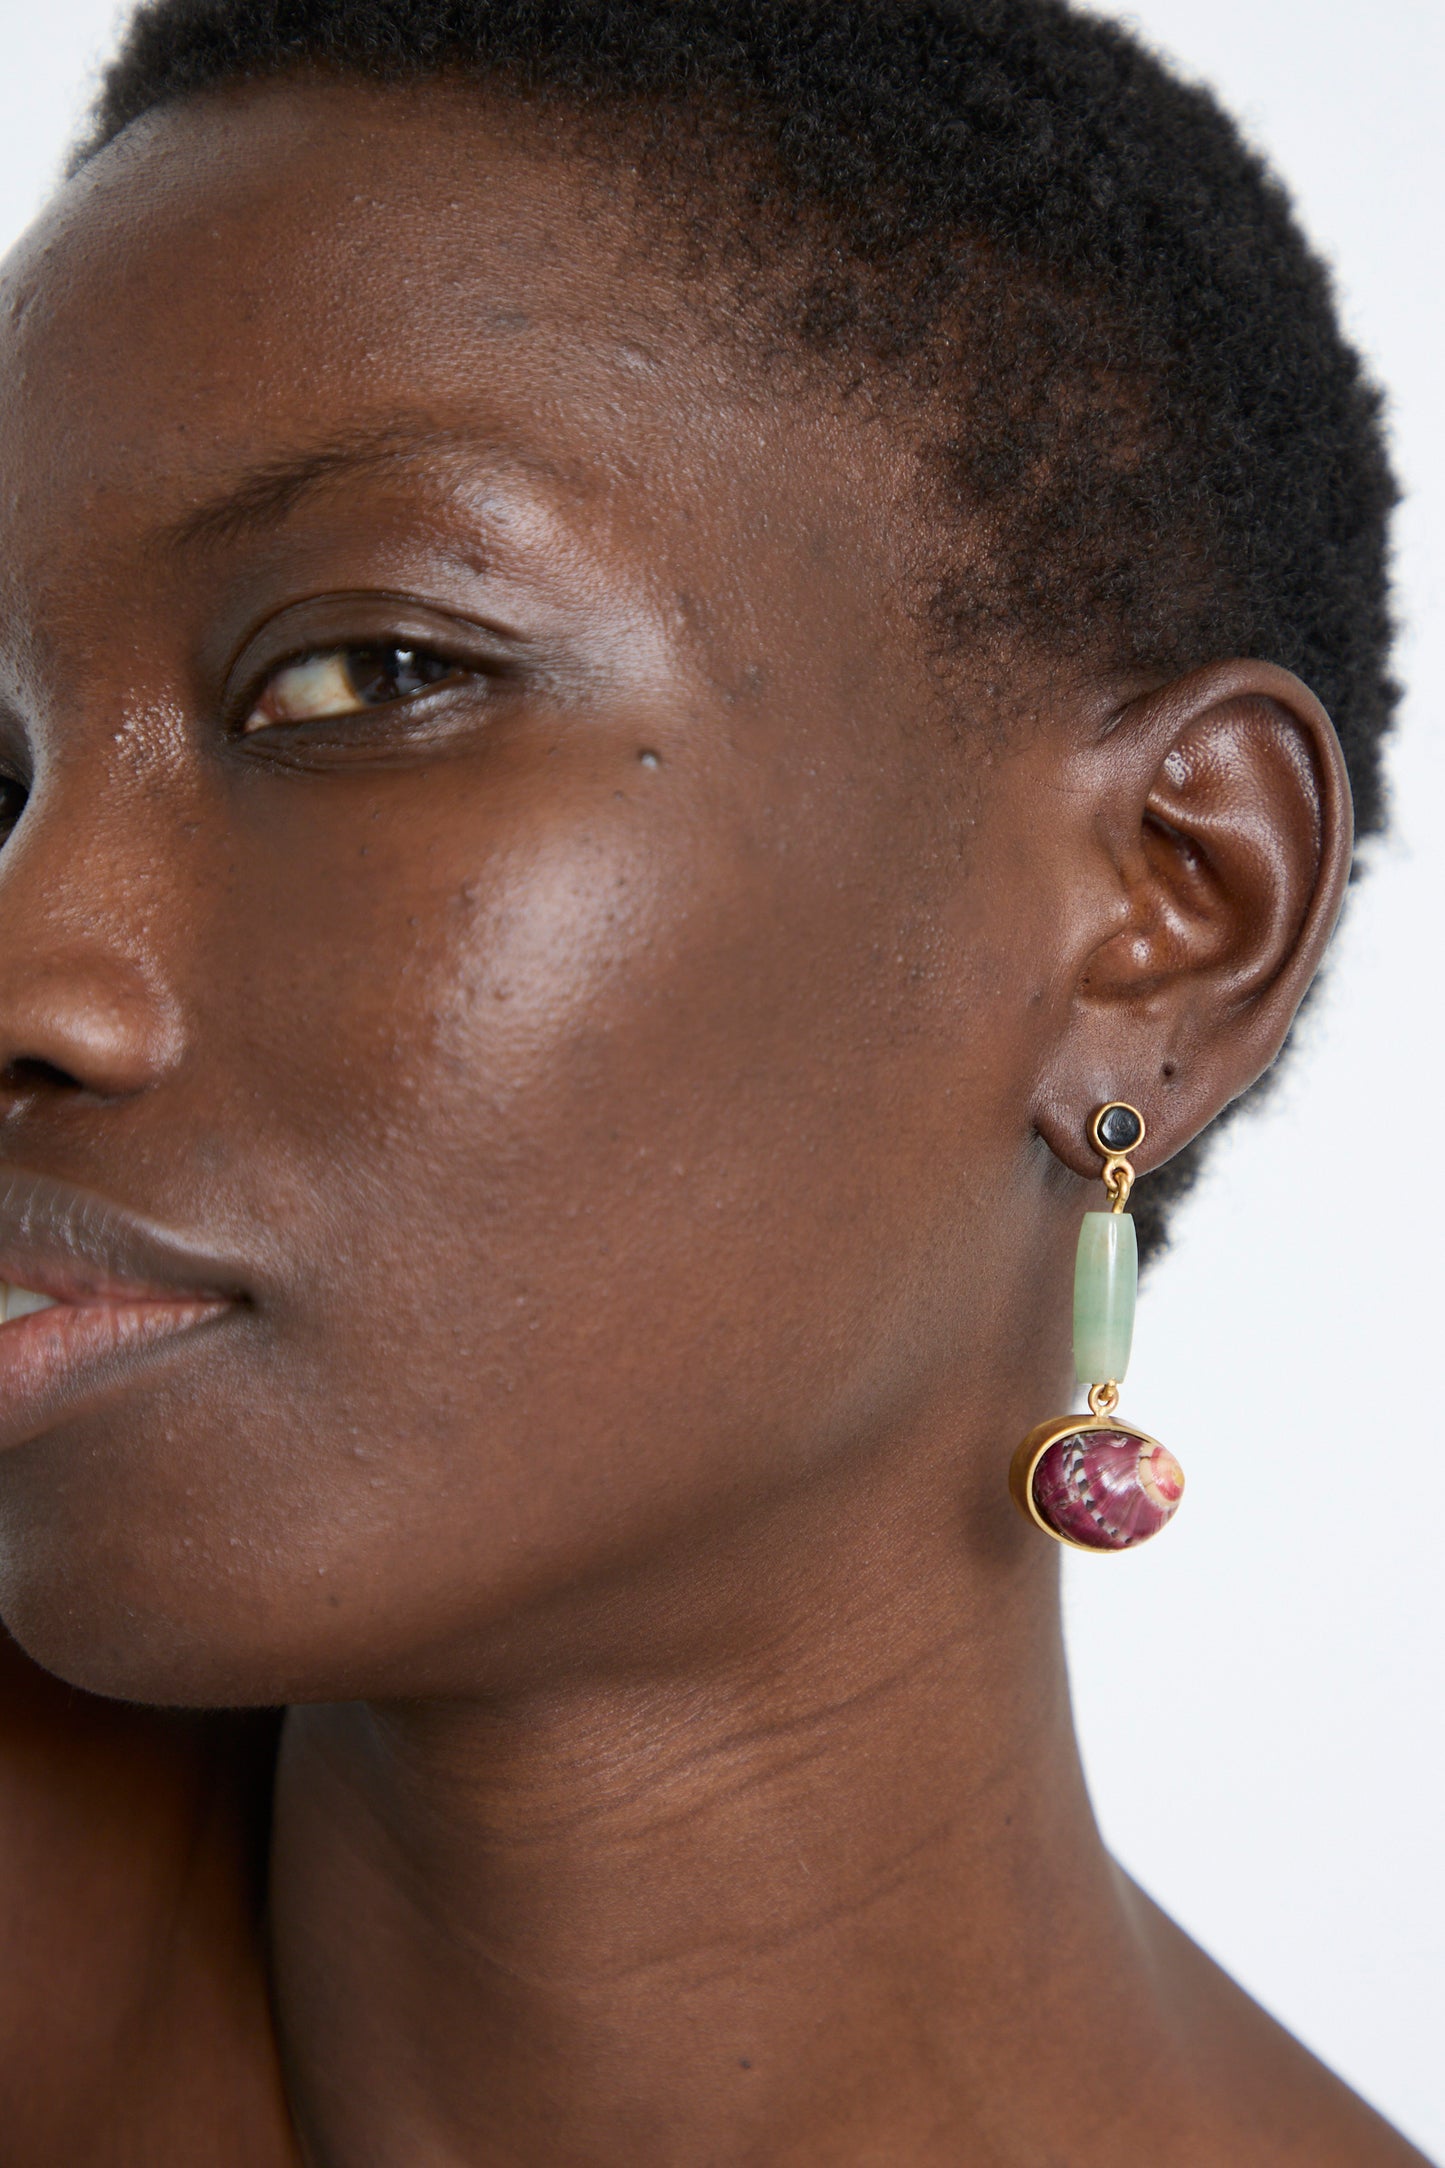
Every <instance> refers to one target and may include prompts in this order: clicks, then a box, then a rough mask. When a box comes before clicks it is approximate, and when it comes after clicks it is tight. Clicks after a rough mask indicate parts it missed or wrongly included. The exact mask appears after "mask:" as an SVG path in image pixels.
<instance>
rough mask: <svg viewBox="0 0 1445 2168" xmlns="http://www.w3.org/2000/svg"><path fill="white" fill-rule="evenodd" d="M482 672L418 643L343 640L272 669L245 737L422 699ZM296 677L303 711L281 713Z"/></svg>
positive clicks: (295, 686)
mask: <svg viewBox="0 0 1445 2168" xmlns="http://www.w3.org/2000/svg"><path fill="white" fill-rule="evenodd" d="M475 675H476V672H475V671H471V670H468V669H467V668H466V667H465V666H464V665H463V664H460V663H456V662H453V661H452V660H451V659H450V658H449V657H447V656H445V655H441V654H439V653H438V652H437V651H436V650H435V649H434V648H428V647H423V646H422V645H420V643H417V642H410V641H407V642H403V641H401V640H383V641H377V642H365V643H363V642H351V643H347V642H338V643H337V644H336V645H335V646H332V647H321V648H313V649H311V650H310V651H309V653H307V654H304V655H294V656H292V657H291V659H290V660H289V661H288V662H284V663H280V664H278V665H277V667H276V668H275V669H274V670H272V671H271V672H270V674H269V676H268V677H267V678H266V680H265V682H264V684H263V685H262V686H261V688H260V691H259V693H258V695H257V697H256V699H255V700H254V702H253V704H252V707H251V710H250V713H249V714H248V715H247V717H246V719H245V721H244V723H243V724H242V726H241V729H242V735H243V736H253V735H255V734H256V733H257V732H258V731H262V730H275V729H285V728H287V727H291V728H294V727H295V726H296V725H297V724H299V723H305V722H337V721H342V720H344V719H346V718H348V717H350V716H355V715H366V714H372V713H375V712H376V711H378V710H380V709H384V708H389V707H397V706H400V705H402V704H403V703H404V702H406V701H409V700H416V699H419V698H421V697H422V696H423V695H425V694H426V693H428V692H431V691H432V690H434V689H435V687H437V686H438V685H443V684H446V683H447V682H448V681H449V680H453V681H455V680H460V679H462V678H470V677H474V676H475ZM288 678H289V679H291V680H292V687H291V691H292V695H293V700H294V701H297V702H299V706H300V712H299V713H295V714H286V713H284V712H280V710H281V706H282V700H283V694H282V688H283V687H284V686H285V684H286V681H287V679H288Z"/></svg>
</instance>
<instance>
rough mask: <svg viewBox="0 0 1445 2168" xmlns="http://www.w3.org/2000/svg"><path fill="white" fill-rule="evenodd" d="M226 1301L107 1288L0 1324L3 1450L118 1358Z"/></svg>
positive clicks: (104, 1378)
mask: <svg viewBox="0 0 1445 2168" xmlns="http://www.w3.org/2000/svg"><path fill="white" fill-rule="evenodd" d="M231 1307H232V1305H231V1303H230V1302H229V1301H228V1300H227V1299H226V1298H225V1297H215V1296H205V1295H172V1296H169V1297H165V1298H162V1299H155V1298H136V1297H134V1296H128V1295H127V1296H111V1297H100V1298H94V1299H90V1300H87V1301H85V1302H75V1303H71V1302H57V1303H55V1304H53V1305H52V1307H51V1308H49V1309H48V1310H32V1311H31V1312H30V1314H29V1315H28V1316H26V1317H17V1318H12V1319H11V1320H10V1322H9V1323H8V1324H4V1325H0V1451H3V1450H5V1449H7V1448H9V1447H11V1446H16V1445H23V1444H25V1443H26V1442H27V1441H28V1440H29V1439H31V1438H33V1437H34V1436H35V1435H36V1434H37V1432H39V1431H41V1430H45V1429H48V1428H49V1427H50V1425H51V1423H53V1422H54V1421H56V1420H58V1419H59V1418H60V1417H61V1416H63V1415H65V1414H68V1413H72V1412H74V1410H75V1408H76V1405H77V1402H78V1401H79V1400H81V1399H83V1398H84V1397H85V1396H86V1393H87V1389H88V1388H90V1387H92V1386H94V1385H97V1384H102V1385H109V1384H111V1383H112V1382H113V1381H114V1379H115V1371H116V1365H117V1360H118V1359H122V1360H123V1358H124V1357H125V1356H126V1355H128V1354H133V1353H134V1354H138V1353H139V1352H140V1351H141V1350H143V1349H145V1348H147V1347H150V1346H151V1345H153V1344H154V1343H155V1342H156V1341H158V1340H164V1339H169V1338H171V1337H173V1336H174V1335H175V1334H177V1333H182V1332H187V1331H189V1330H190V1329H191V1328H192V1327H193V1326H196V1325H201V1324H204V1323H205V1322H206V1321H207V1320H208V1319H209V1318H213V1317H217V1316H219V1315H220V1314H221V1313H222V1312H223V1311H225V1310H228V1309H230V1308H231Z"/></svg>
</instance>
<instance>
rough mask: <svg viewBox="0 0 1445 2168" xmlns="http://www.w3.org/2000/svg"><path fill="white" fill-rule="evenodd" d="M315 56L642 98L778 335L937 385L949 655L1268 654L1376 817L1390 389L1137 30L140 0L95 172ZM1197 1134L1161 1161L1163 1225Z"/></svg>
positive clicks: (699, 228) (1019, 5) (592, 106)
mask: <svg viewBox="0 0 1445 2168" xmlns="http://www.w3.org/2000/svg"><path fill="white" fill-rule="evenodd" d="M305 71H312V72H322V73H342V74H345V75H348V76H351V77H360V78H362V79H364V80H366V81H368V82H371V83H374V84H380V85H388V84H408V83H416V82H419V81H425V80H428V79H434V78H452V79H457V80H460V81H463V82H470V83H478V84H481V85H483V86H485V87H486V88H487V89H488V90H489V91H494V92H496V93H497V94H498V95H509V96H517V97H523V98H528V99H532V100H542V101H551V102H552V103H553V104H554V105H555V106H556V107H558V108H559V109H563V110H565V112H566V113H567V114H568V115H570V116H571V117H572V118H573V119H574V120H575V121H576V123H577V124H578V125H580V126H581V127H582V128H584V129H585V130H586V131H587V132H588V133H589V135H590V136H591V138H592V139H594V140H596V141H598V142H600V143H601V144H602V145H604V147H605V145H606V144H607V143H608V142H609V141H610V140H612V139H613V138H614V137H615V138H621V137H623V136H628V139H629V141H630V143H631V145H632V146H633V148H634V149H635V147H636V143H637V139H638V131H642V135H643V139H644V142H645V146H646V150H647V154H648V155H647V156H646V158H644V159H643V160H642V161H641V164H642V170H643V172H644V173H645V175H646V176H647V177H648V179H649V180H650V182H651V184H652V185H653V186H654V187H655V188H656V189H657V191H658V192H659V193H660V194H661V195H664V196H665V197H666V198H667V200H668V204H669V207H670V208H671V209H672V210H673V211H674V212H675V213H678V214H680V215H681V216H682V218H683V221H684V224H685V226H686V227H687V230H688V231H689V233H690V235H691V236H692V237H693V242H692V245H693V246H695V247H698V248H701V249H702V250H703V251H704V252H705V253H706V252H708V251H713V252H715V253H721V252H725V251H726V250H728V249H733V250H736V249H737V248H738V247H739V246H742V247H744V248H745V249H747V250H749V251H750V261H751V263H752V265H753V267H754V270H755V272H758V273H761V274H762V279H763V282H764V283H770V285H771V301H770V309H771V318H772V326H773V330H774V332H777V331H779V330H780V331H781V333H782V335H783V336H784V337H785V338H787V339H791V340H792V341H793V342H795V345H796V346H797V347H798V348H799V349H802V350H805V351H806V353H807V354H808V355H809V356H810V357H811V358H812V360H813V363H814V365H817V364H821V365H822V366H823V367H824V368H829V369H832V370H834V371H835V372H836V373H837V375H838V376H839V378H840V379H842V380H845V381H850V380H853V379H855V378H856V377H857V376H858V375H859V373H860V372H863V371H872V372H875V373H877V372H882V373H883V374H884V375H885V376H887V377H890V378H891V379H892V380H894V381H895V382H896V384H897V385H898V387H899V388H900V392H901V393H904V394H906V395H908V396H909V397H911V398H912V399H913V400H914V402H915V405H916V406H917V408H918V411H919V412H920V413H926V415H927V416H928V441H927V443H926V445H925V446H924V447H923V448H924V449H925V450H926V452H927V466H928V473H929V476H930V484H929V497H930V509H931V512H932V515H933V518H934V519H935V520H938V519H939V517H940V515H942V518H941V528H940V531H941V532H942V533H943V534H944V535H945V537H946V536H947V534H948V533H949V532H950V531H951V533H952V535H953V537H954V549H953V553H952V562H951V565H950V557H949V551H948V548H947V546H946V542H945V547H944V548H943V550H942V553H941V556H940V567H941V569H940V575H939V579H938V583H937V591H936V593H935V594H934V596H933V598H932V603H931V617H932V620H933V623H934V627H935V631H936V633H937V636H938V638H939V641H940V644H941V646H942V647H943V648H944V649H945V650H947V651H949V652H951V653H953V654H955V655H959V654H968V653H977V652H979V651H980V649H981V648H982V647H984V646H986V645H987V644H988V643H991V642H997V641H998V640H999V639H1001V638H1008V639H1015V640H1019V639H1021V640H1023V641H1025V642H1028V643H1031V644H1032V645H1033V646H1034V647H1035V648H1037V649H1040V650H1042V651H1043V652H1045V653H1048V654H1051V655H1053V656H1065V657H1074V658H1080V657H1088V658H1090V659H1094V660H1099V661H1104V662H1106V663H1108V664H1110V665H1112V666H1115V667H1120V668H1124V669H1128V670H1130V671H1135V670H1139V671H1146V672H1155V671H1158V672H1166V673H1172V672H1175V671H1180V670H1183V669H1187V668H1189V667H1191V666H1193V665H1194V664H1197V663H1201V662H1205V661H1208V660H1211V659H1213V658H1216V657H1219V656H1223V655H1231V654H1238V655H1255V656H1259V657H1263V658H1266V659H1268V660H1270V661H1273V662H1276V663H1281V664H1283V665H1284V666H1285V667H1286V668H1288V669H1290V670H1293V671H1294V672H1295V673H1296V674H1297V675H1298V676H1300V677H1301V678H1303V679H1304V680H1305V682H1306V683H1307V684H1309V685H1310V686H1311V687H1312V688H1313V690H1314V691H1315V692H1316V693H1317V694H1318V695H1319V697H1320V699H1321V700H1322V701H1323V702H1324V704H1325V706H1326V707H1327V708H1328V709H1329V710H1330V713H1331V715H1332V717H1333V719H1334V722H1335V726H1336V728H1337V730H1338V732H1339V736H1340V740H1341V743H1342V745H1343V747H1344V753H1345V758H1346V761H1347V763H1348V767H1349V772H1350V778H1351V783H1352V786H1353V790H1354V797H1355V807H1356V815H1357V822H1358V827H1359V829H1360V831H1361V832H1362V833H1366V834H1367V833H1369V832H1370V831H1372V830H1374V829H1376V828H1378V827H1379V826H1380V825H1381V821H1382V789H1381V774H1380V767H1381V761H1380V755H1381V745H1382V740H1383V738H1384V735H1385V733H1386V731H1387V729H1388V725H1389V720H1390V715H1391V711H1392V707H1393V703H1394V698H1395V688H1394V686H1393V684H1392V682H1391V679H1390V677H1389V672H1388V664H1389V647H1390V638H1391V622H1390V612H1389V595H1388V578H1387V527H1388V515H1389V512H1390V510H1391V507H1392V506H1393V504H1394V502H1395V500H1396V489H1395V485H1394V481H1393V477H1392V475H1391V471H1390V466H1389V461H1388V457H1387V453H1386V449H1385V442H1384V433H1383V429H1382V423H1381V402H1380V397H1379V394H1378V393H1377V391H1376V390H1375V389H1374V388H1373V386H1372V385H1371V384H1370V382H1369V380H1368V378H1367V376H1366V374H1365V372H1364V370H1363V368H1362V366H1361V363H1360V360H1359V357H1358V356H1357V354H1356V353H1355V352H1354V351H1353V350H1352V348H1351V347H1350V346H1349V344H1348V343H1347V341H1346V340H1345V338H1344V336H1343V333H1342V331H1341V327H1340V323H1339V320H1338V316H1337V312H1336V308H1335V304H1334V299H1333V295H1332V291H1331V285H1330V279H1329V274H1328V272H1327V270H1326V268H1325V266H1324V265H1323V264H1322V262H1321V261H1320V259H1319V258H1318V257H1317V256H1316V255H1314V254H1313V253H1312V251H1311V249H1310V247H1309V246H1308V244H1307V242H1306V241H1305V239H1304V237H1303V235H1302V233H1301V231H1300V229H1299V227H1298V225H1297V224H1296V223H1295V220H1294V217H1293V215H1292V212H1291V209H1290V205H1289V202H1288V200H1287V198H1286V196H1285V193H1284V191H1283V189H1282V188H1281V187H1280V185H1279V183H1278V182H1277V181H1276V180H1274V179H1273V178H1272V176H1271V175H1270V174H1269V172H1268V171H1267V169H1266V168H1265V166H1264V165H1263V163H1262V162H1261V160H1260V159H1259V158H1258V157H1257V156H1256V155H1255V154H1254V153H1253V152H1252V151H1251V150H1250V149H1249V148H1248V147H1247V145H1246V144H1245V143H1244V142H1243V140H1242V139H1241V136H1240V134H1239V132H1238V130H1237V129H1236V127H1235V126H1234V124H1233V122H1232V121H1231V120H1230V119H1229V118H1228V116H1227V115H1226V114H1225V113H1224V112H1223V111H1222V110H1221V108H1220V107H1219V105H1218V104H1217V103H1216V102H1215V100H1214V99H1213V98H1212V97H1211V96H1210V95H1209V93H1208V92H1207V91H1205V90H1203V89H1201V88H1198V87H1195V86H1192V85H1189V84H1186V83H1184V82H1182V81H1180V80H1179V79H1178V78H1177V77H1176V76H1174V75H1173V74H1171V73H1170V72H1169V70H1168V69H1167V68H1166V67H1165V66H1164V65H1163V64H1162V63H1161V62H1160V61H1159V60H1157V59H1156V58H1154V57H1153V56H1152V55H1151V54H1149V53H1148V52H1147V51H1146V50H1145V49H1144V48H1143V47H1142V46H1141V45H1140V44H1139V43H1138V42H1137V41H1136V40H1134V39H1133V38H1131V37H1130V36H1129V35H1127V34H1126V33H1125V32H1124V31H1123V30H1121V29H1119V28H1118V27H1116V26H1114V25H1112V24H1110V23H1107V22H1104V21H1100V20H1097V19H1094V18H1092V17H1088V16H1085V15H1083V14H1081V13H1078V12H1076V11H1075V10H1074V9H1073V8H1072V7H1070V6H1068V5H1066V4H1064V0H145V4H144V5H142V6H141V7H139V8H138V10H137V11H136V13H135V14H134V16H133V17H132V19H131V22H130V24H129V27H128V29H127V31H126V33H125V35H124V39H123V42H122V45H121V47H120V50H119V52H118V54H117V56H116V58H115V59H114V60H113V61H112V63H111V65H110V66H109V68H108V69H107V70H106V72H105V75H104V79H103V84H102V90H101V95H100V97H99V100H98V102H97V105H96V108H95V112H94V115H93V117H92V125H91V129H90V133H89V134H88V136H87V137H86V138H85V140H84V141H83V143H82V144H81V147H80V149H79V150H78V152H77V154H76V158H75V161H74V164H75V167H76V168H78V167H79V166H81V165H83V164H84V163H85V162H86V161H88V160H89V159H91V158H93V157H94V156H95V155H96V154H97V153H98V152H99V151H100V150H101V149H102V148H103V147H104V146H105V145H106V144H108V143H109V142H110V141H111V140H112V139H113V138H114V137H115V136H117V135H118V134H119V133H120V132H121V131H122V130H123V129H124V128H126V127H127V126H128V125H129V124H130V123H131V122H132V121H134V120H136V119H137V118H139V117H140V116H141V115H143V114H145V113H147V112H148V111H150V110H151V109H152V108H154V107H156V106H158V105H161V104H163V103H165V102H166V101H169V100H174V99H179V98H189V97H195V96H198V95H202V94H204V93H207V92H211V91H217V90H222V89H225V88H228V87H233V86H238V85H241V84H244V83H252V82H256V81H261V80H265V79H267V78H271V77H275V76H278V75H282V74H288V73H295V72H305ZM965 535H966V536H967V538H968V546H967V548H964V547H962V546H961V545H962V538H963V537H964V536H965ZM981 545H982V546H981ZM965 568H966V569H965ZM1266 1081H1267V1080H1266ZM1258 1089H1259V1087H1258V1086H1256V1087H1255V1092H1256V1093H1257V1092H1258ZM1248 1096H1253V1095H1247V1097H1248ZM1202 1142H1203V1140H1199V1141H1198V1142H1196V1144H1195V1145H1194V1146H1192V1147H1190V1149H1189V1150H1187V1151H1186V1152H1183V1153H1181V1154H1180V1155H1179V1156H1178V1157H1177V1158H1176V1159H1175V1160H1174V1161H1172V1162H1171V1163H1170V1165H1169V1166H1168V1167H1166V1168H1164V1169H1161V1170H1160V1171H1159V1172H1158V1173H1157V1174H1155V1175H1153V1176H1151V1177H1150V1178H1149V1179H1148V1181H1147V1182H1145V1183H1144V1184H1142V1185H1141V1187H1140V1190H1139V1191H1138V1193H1137V1206H1136V1211H1137V1217H1138V1220H1139V1231H1140V1236H1141V1240H1142V1243H1143V1246H1144V1248H1145V1250H1146V1252H1147V1251H1148V1250H1150V1249H1155V1248H1157V1247H1158V1246H1159V1245H1160V1243H1161V1241H1162V1239H1163V1233H1164V1220H1165V1214H1166V1211H1167V1208H1168V1207H1169V1205H1170V1204H1171V1203H1172V1202H1173V1201H1174V1199H1176V1198H1177V1197H1178V1196H1179V1195H1180V1194H1181V1193H1182V1192H1183V1191H1184V1190H1185V1189H1186V1188H1187V1187H1188V1186H1189V1185H1190V1183H1191V1182H1192V1180H1193V1178H1194V1175H1195V1173H1196V1171H1197V1166H1198V1162H1199V1157H1200V1146H1201V1144H1202Z"/></svg>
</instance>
